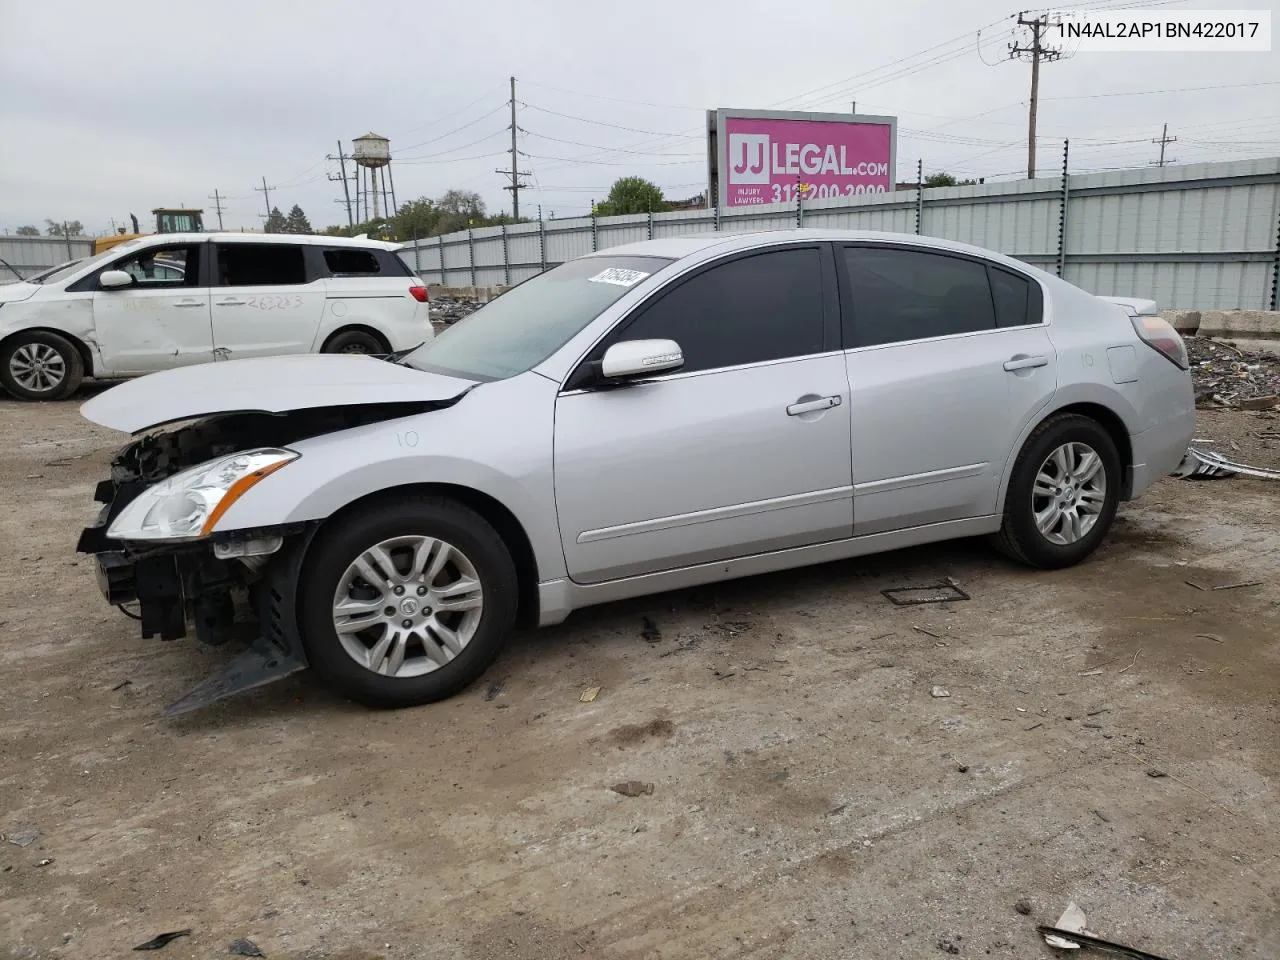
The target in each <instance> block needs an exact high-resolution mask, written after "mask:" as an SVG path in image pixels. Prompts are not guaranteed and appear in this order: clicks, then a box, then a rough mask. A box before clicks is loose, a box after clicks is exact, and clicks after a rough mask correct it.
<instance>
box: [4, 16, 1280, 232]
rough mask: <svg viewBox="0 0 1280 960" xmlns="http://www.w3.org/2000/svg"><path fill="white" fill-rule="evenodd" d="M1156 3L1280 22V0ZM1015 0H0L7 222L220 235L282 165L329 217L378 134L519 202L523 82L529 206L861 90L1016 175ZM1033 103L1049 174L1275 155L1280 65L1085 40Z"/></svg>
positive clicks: (300, 196)
mask: <svg viewBox="0 0 1280 960" xmlns="http://www.w3.org/2000/svg"><path fill="white" fill-rule="evenodd" d="M1124 2H1126V0H1084V2H1083V3H1078V4H1067V5H1065V6H1067V7H1080V6H1098V5H1111V6H1119V5H1120V4H1121V3H1124ZM1128 2H1130V3H1131V5H1135V6H1136V5H1137V4H1132V0H1128ZM1143 6H1144V7H1153V6H1155V7H1160V8H1162V9H1169V10H1196V9H1239V8H1241V7H1252V8H1255V9H1270V10H1271V11H1272V18H1273V20H1276V21H1280V17H1277V16H1276V12H1277V9H1278V8H1280V0H1268V2H1259V0H1235V2H1225V3H1224V2H1215V0H1191V2H1181V3H1168V2H1163V3H1162V2H1159V0H1153V2H1150V3H1146V4H1143ZM1057 9H1061V8H1057ZM1015 12H1016V11H1015V10H1013V9H1011V8H1010V7H1009V6H1007V5H1006V4H1005V3H1004V2H1003V0H891V2H887V3H873V2H869V0H863V2H853V0H809V2H807V3H803V4H791V3H780V2H776V0H774V2H762V0H678V2H677V0H649V2H647V3H645V4H642V5H640V6H635V5H624V6H610V5H608V4H603V3H600V2H598V0H541V2H539V3H528V2H519V3H517V2H514V0H502V2H499V0H465V2H463V0H456V2H447V0H446V2H434V3H425V2H422V0H418V2H409V0H378V2H377V3H370V4H364V5H358V4H356V3H354V2H352V0H342V2H336V0H307V2H306V3H302V2H299V0H294V2H290V3H285V2H283V0H254V2H243V0H218V2H215V3H204V2H201V3H197V2H174V0H168V2H143V0H126V2H125V3H121V4H114V5H108V4H101V3H95V2H91V0H81V2H74V3H72V2H65V0H0V37H3V38H4V44H3V47H4V55H3V57H0V91H3V96H0V230H8V231H10V232H12V231H13V230H14V229H15V228H17V227H18V226H19V225H21V224H25V223H34V224H39V225H41V226H43V223H44V220H45V218H55V219H59V220H61V219H64V218H65V219H68V220H70V219H78V220H80V221H82V222H83V223H84V225H85V227H86V229H87V230H88V231H89V232H90V233H98V232H105V231H107V230H109V229H110V222H111V218H115V220H116V222H117V223H121V224H123V223H127V220H128V214H129V213H131V212H132V213H135V214H137V215H138V217H139V219H140V220H142V222H143V223H144V225H145V224H146V223H147V221H148V219H149V213H148V211H150V209H151V208H152V207H155V206H167V205H179V204H185V205H189V206H202V207H204V208H205V210H206V223H207V224H209V225H214V226H216V221H217V218H216V216H214V215H213V201H212V200H211V199H210V196H211V195H212V193H213V191H214V190H215V189H217V190H219V191H220V192H221V193H222V194H224V195H226V196H227V198H228V199H227V201H226V206H225V209H224V222H225V224H226V227H227V228H228V229H238V228H240V227H242V226H243V227H256V226H258V225H260V223H261V218H260V215H261V214H262V212H263V207H262V194H261V192H255V190H254V188H255V187H260V186H261V185H262V178H263V177H265V178H266V182H267V185H268V186H269V187H271V188H272V189H271V202H272V204H273V205H276V206H279V207H280V208H281V209H283V210H286V211H287V210H288V208H289V207H290V206H291V205H293V204H295V203H297V204H300V205H301V206H302V208H303V209H304V211H305V212H306V213H307V215H308V217H309V218H310V220H311V223H312V224H313V225H314V226H315V227H317V228H321V227H323V226H325V225H327V224H333V223H338V222H340V221H343V220H345V213H344V211H343V209H342V208H341V207H340V206H339V205H338V204H337V203H335V200H336V199H337V198H340V197H341V184H340V183H337V182H331V181H329V180H328V179H327V175H330V174H336V173H337V169H338V166H337V163H336V162H330V161H327V160H326V155H327V154H333V153H335V152H336V150H337V148H338V140H342V141H343V143H344V149H346V150H350V141H351V139H352V138H353V137H357V136H359V135H361V134H363V133H365V132H367V131H370V130H372V131H374V132H376V133H379V134H382V135H384V136H386V137H389V138H390V139H391V149H392V153H393V156H394V157H395V158H396V159H395V164H394V176H395V189H396V195H397V199H398V200H399V201H401V202H403V201H405V200H407V199H412V198H414V197H418V196H429V197H434V196H438V195H439V194H441V193H442V192H443V191H445V190H447V189H449V188H450V187H461V188H465V189H469V190H475V191H478V192H479V193H480V194H481V196H482V197H483V198H484V200H485V202H486V204H487V205H488V207H489V209H490V210H491V211H495V212H496V211H497V210H499V209H504V208H505V209H508V210H509V209H510V194H509V193H507V192H506V191H504V190H503V189H502V185H503V184H504V183H505V182H507V181H506V180H505V179H504V178H503V177H502V176H501V175H499V174H498V173H495V172H494V168H495V167H498V166H502V165H503V164H506V165H508V166H509V165H510V157H509V154H506V153H504V152H503V151H504V150H507V149H508V148H509V147H510V134H509V132H508V128H507V124H508V122H509V120H510V114H509V108H508V107H507V105H506V103H507V99H508V79H507V78H508V77H509V76H511V75H513V74H514V75H515V77H516V79H517V102H518V125H519V127H520V128H521V130H522V131H523V132H521V133H520V139H519V143H520V150H521V151H522V154H523V155H522V156H521V158H520V166H521V168H522V169H524V170H528V171H530V173H531V177H530V178H529V180H530V189H529V190H527V191H522V192H521V213H522V214H523V215H525V216H529V215H536V212H537V207H538V205H539V204H541V206H542V209H543V212H544V214H545V215H547V216H550V215H551V213H552V212H553V211H554V213H555V215H556V216H559V217H564V216H569V215H572V214H580V213H583V212H585V211H586V210H587V209H588V208H589V205H590V202H591V200H592V198H603V197H604V195H605V194H606V193H607V192H608V188H609V185H610V183H611V182H612V181H613V180H614V179H616V178H617V177H619V176H623V175H627V174H640V175H643V176H646V177H649V178H650V179H652V180H654V181H655V182H657V183H658V184H659V185H660V186H662V187H663V188H664V190H665V191H666V194H667V196H668V197H688V196H692V195H694V194H696V193H698V192H699V191H700V190H701V189H703V188H704V186H705V176H706V170H705V159H704V143H703V135H702V133H701V128H702V126H703V124H704V111H705V110H706V109H707V108H708V107H718V106H724V107H736V108H765V107H773V106H776V107H781V108H786V109H813V110H824V111H847V110H849V109H850V101H853V100H856V101H857V105H858V110H859V112H870V113H881V114H892V115H896V116H897V117H898V118H899V141H898V165H899V166H898V179H900V180H907V179H914V172H915V161H916V158H917V157H922V158H923V159H924V165H925V171H926V173H929V172H933V171H938V170H947V171H950V172H953V173H956V174H963V175H966V176H986V177H989V178H998V179H1010V178H1014V177H1017V176H1020V175H1025V168H1026V110H1027V107H1026V101H1027V98H1028V88H1029V80H1030V67H1029V66H1028V65H1027V64H1025V63H1018V62H1010V61H1009V60H1008V59H1007V44H1008V43H1009V41H1010V40H1012V39H1014V38H1015V36H1016V33H1015V28H1014V25H1013V23H1012V16H1013V15H1014V14H1015ZM1273 29H1274V25H1273ZM979 31H981V33H980V39H979ZM1273 45H1274V44H1273ZM1210 87H1212V88H1213V89H1204V88H1210ZM1187 88H1200V89H1187ZM1040 95H1041V98H1042V100H1041V108H1040V121H1039V134H1040V137H1039V165H1040V167H1041V169H1042V171H1056V170H1057V168H1058V167H1059V165H1060V163H1061V149H1062V138H1063V137H1066V136H1069V137H1070V138H1071V159H1072V169H1073V170H1075V171H1081V172H1082V171H1085V170H1095V169H1103V168H1112V167H1121V166H1143V165H1145V164H1146V163H1147V162H1148V161H1151V160H1153V159H1155V158H1156V156H1157V155H1158V150H1159V148H1158V147H1157V146H1156V145H1155V144H1153V143H1151V142H1150V141H1151V139H1152V138H1154V137H1158V136H1159V135H1160V132H1161V125H1162V124H1163V123H1166V122H1167V123H1168V124H1169V133H1170V135H1171V136H1176V137H1177V138H1178V140H1177V142H1176V143H1174V144H1171V145H1170V147H1169V150H1168V156H1169V157H1170V158H1171V159H1173V160H1176V161H1178V162H1200V161H1208V160H1229V159H1243V158H1248V157H1265V156H1276V155H1280V53H1275V52H1273V53H1190V54H1188V53H1181V54H1156V53H1141V54H1139V53H1132V54H1111V53H1078V54H1076V55H1075V56H1073V57H1071V58H1068V59H1064V60H1062V61H1060V62H1056V63H1051V64H1048V65H1046V66H1044V67H1043V68H1042V70H1041V85H1040ZM624 128H625V129H624ZM553 138H554V139H553ZM144 229H145V226H144Z"/></svg>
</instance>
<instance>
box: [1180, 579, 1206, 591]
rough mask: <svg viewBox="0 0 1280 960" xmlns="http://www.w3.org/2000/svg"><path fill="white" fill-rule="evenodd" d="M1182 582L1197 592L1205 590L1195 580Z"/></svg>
mask: <svg viewBox="0 0 1280 960" xmlns="http://www.w3.org/2000/svg"><path fill="white" fill-rule="evenodd" d="M1182 582H1183V583H1185V584H1186V585H1187V586H1188V587H1195V588H1196V589H1197V590H1203V589H1204V587H1202V586H1200V584H1198V583H1196V582H1195V581H1194V580H1183V581H1182Z"/></svg>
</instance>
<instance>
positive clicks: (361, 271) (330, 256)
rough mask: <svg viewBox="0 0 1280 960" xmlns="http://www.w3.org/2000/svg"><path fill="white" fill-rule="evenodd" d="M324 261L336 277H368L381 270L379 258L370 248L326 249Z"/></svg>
mask: <svg viewBox="0 0 1280 960" xmlns="http://www.w3.org/2000/svg"><path fill="white" fill-rule="evenodd" d="M324 263H325V266H327V267H328V268H329V272H330V273H332V274H333V275H334V276H335V277H367V276H370V275H372V274H375V273H378V272H380V270H379V267H378V258H377V257H375V256H374V255H373V253H372V251H369V250H326V251H325V252H324Z"/></svg>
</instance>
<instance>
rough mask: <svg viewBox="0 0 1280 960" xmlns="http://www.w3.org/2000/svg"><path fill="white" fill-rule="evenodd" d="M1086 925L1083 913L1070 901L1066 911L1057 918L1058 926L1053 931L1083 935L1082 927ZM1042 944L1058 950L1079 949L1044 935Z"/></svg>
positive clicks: (1067, 942) (1073, 944) (1066, 941)
mask: <svg viewBox="0 0 1280 960" xmlns="http://www.w3.org/2000/svg"><path fill="white" fill-rule="evenodd" d="M1086 923H1088V920H1087V919H1086V918H1085V915H1084V911H1083V910H1081V909H1080V908H1079V907H1078V906H1076V902H1075V901H1074V900H1072V901H1070V902H1069V903H1068V904H1067V909H1065V910H1063V911H1062V916H1060V917H1059V918H1058V925H1057V927H1056V928H1054V929H1055V930H1059V931H1066V932H1067V933H1084V932H1085V929H1084V925H1085V924H1086ZM1037 929H1039V928H1037ZM1044 942H1045V943H1047V944H1049V946H1051V947H1057V948H1058V949H1060V950H1079V949H1080V945H1079V944H1077V943H1072V942H1070V941H1068V940H1063V939H1061V938H1058V937H1053V936H1049V935H1045V938H1044Z"/></svg>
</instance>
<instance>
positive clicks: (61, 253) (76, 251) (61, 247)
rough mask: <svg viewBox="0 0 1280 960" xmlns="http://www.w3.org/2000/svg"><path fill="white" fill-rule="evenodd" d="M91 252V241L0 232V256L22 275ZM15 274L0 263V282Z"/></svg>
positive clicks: (45, 268) (13, 277) (11, 278)
mask: <svg viewBox="0 0 1280 960" xmlns="http://www.w3.org/2000/svg"><path fill="white" fill-rule="evenodd" d="M92 253H93V241H92V240H88V239H77V238H76V237H72V238H71V239H70V240H67V239H65V238H63V237H10V236H0V260H4V261H6V262H7V263H10V264H12V265H13V267H14V269H15V270H17V271H18V272H19V273H20V274H22V275H23V276H24V277H29V276H31V275H33V274H36V273H39V272H40V271H42V270H48V269H49V268H50V267H56V266H57V265H58V264H60V263H66V262H67V261H68V260H78V259H80V258H81V257H87V256H89V255H90V254H92ZM16 279H17V278H16V277H15V276H14V275H13V274H12V273H10V272H9V271H8V270H7V269H5V267H4V266H3V265H0V283H8V282H9V281H11V280H16Z"/></svg>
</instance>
